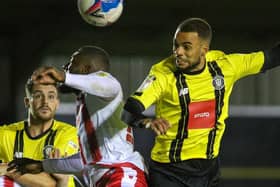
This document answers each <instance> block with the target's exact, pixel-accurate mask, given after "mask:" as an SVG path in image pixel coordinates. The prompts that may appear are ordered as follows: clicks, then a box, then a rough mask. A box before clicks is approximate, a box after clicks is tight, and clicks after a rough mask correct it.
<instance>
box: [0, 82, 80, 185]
mask: <svg viewBox="0 0 280 187" xmlns="http://www.w3.org/2000/svg"><path fill="white" fill-rule="evenodd" d="M25 91H26V97H25V98H24V103H25V107H26V108H27V109H28V118H27V119H26V120H23V121H19V122H16V123H13V124H9V125H4V126H1V127H0V160H2V161H3V162H4V163H2V164H1V165H0V168H2V169H1V170H2V171H1V174H0V176H2V177H1V178H0V186H4V187H5V186H9V184H13V185H15V186H19V185H20V186H28V187H32V186H34V187H35V186H36V187H37V186H48V187H51V186H74V181H73V178H72V177H71V179H70V180H69V176H68V175H60V174H54V175H50V174H48V173H46V172H42V173H39V174H22V173H19V172H16V170H11V171H9V172H7V171H5V170H4V169H3V168H5V166H6V163H8V162H10V161H12V160H13V159H14V158H22V157H27V158H32V159H36V160H42V159H44V158H49V157H52V151H53V150H54V149H58V150H59V151H60V153H61V156H66V155H68V156H69V155H72V154H74V153H77V152H78V147H79V146H78V142H77V135H76V134H77V131H76V128H75V127H73V126H71V125H70V124H67V123H64V122H60V121H57V120H55V119H54V116H55V113H56V110H57V108H58V106H59V97H58V90H57V86H56V84H33V82H32V81H31V79H29V80H28V81H27V83H26V86H25Z"/></svg>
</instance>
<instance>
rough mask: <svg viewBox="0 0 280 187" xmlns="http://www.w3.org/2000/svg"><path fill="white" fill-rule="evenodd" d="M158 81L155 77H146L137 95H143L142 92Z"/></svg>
mask: <svg viewBox="0 0 280 187" xmlns="http://www.w3.org/2000/svg"><path fill="white" fill-rule="evenodd" d="M155 80H156V77H155V76H154V75H148V76H147V77H146V79H145V80H144V81H143V83H142V84H141V86H140V87H139V88H138V89H137V91H136V93H135V94H136V95H142V92H143V91H144V90H145V89H147V88H148V87H149V86H150V85H151V84H152V83H153V81H155Z"/></svg>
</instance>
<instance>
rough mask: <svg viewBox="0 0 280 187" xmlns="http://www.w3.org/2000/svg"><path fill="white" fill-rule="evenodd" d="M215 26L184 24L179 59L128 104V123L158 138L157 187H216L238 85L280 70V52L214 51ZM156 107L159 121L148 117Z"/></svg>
mask: <svg viewBox="0 0 280 187" xmlns="http://www.w3.org/2000/svg"><path fill="white" fill-rule="evenodd" d="M211 38H212V31H211V27H210V25H209V24H208V23H207V22H206V21H205V20H203V19H200V18H190V19H187V20H184V21H183V22H182V23H181V24H180V25H179V26H178V27H177V30H176V32H175V35H174V41H173V55H172V56H170V57H169V58H166V59H164V60H162V61H161V62H159V63H157V64H155V65H153V66H152V68H151V70H150V72H149V75H148V76H147V78H146V79H145V80H144V82H143V83H142V85H141V86H140V88H138V90H137V91H136V92H135V93H134V94H133V95H132V96H131V97H129V98H128V100H127V101H126V104H125V106H124V111H123V113H122V119H123V120H124V121H125V122H126V123H127V124H129V125H131V126H134V127H140V128H141V127H142V128H150V129H152V130H153V131H154V132H155V133H156V134H157V136H156V139H155V144H154V147H153V149H152V153H151V159H152V161H151V162H150V167H149V170H150V171H149V175H150V178H149V179H150V182H151V184H150V185H149V186H151V187H157V186H161V187H169V186H172V187H181V186H186V187H198V186H199V187H216V186H218V181H219V177H220V172H219V168H220V167H219V161H218V155H219V150H220V144H221V139H222V136H223V133H224V130H225V126H226V125H225V119H226V118H227V117H228V106H229V97H230V94H231V91H232V88H233V86H234V83H235V82H236V81H237V80H239V79H241V78H243V77H245V76H248V75H252V74H257V73H260V72H265V71H267V70H269V69H271V68H274V67H276V66H278V65H279V64H280V46H279V45H278V46H275V47H273V48H271V49H269V50H263V51H258V52H252V53H248V54H225V53H224V52H222V51H218V50H211V51H210V50H209V47H210V43H211ZM152 104H154V105H155V111H156V115H155V118H153V119H152V118H148V117H146V116H144V115H143V114H142V112H143V111H144V110H145V109H147V108H148V107H150V106H151V105H152Z"/></svg>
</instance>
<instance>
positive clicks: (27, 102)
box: [24, 97, 30, 108]
mask: <svg viewBox="0 0 280 187" xmlns="http://www.w3.org/2000/svg"><path fill="white" fill-rule="evenodd" d="M24 106H25V108H29V106H30V98H29V97H24Z"/></svg>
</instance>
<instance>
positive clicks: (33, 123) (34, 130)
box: [27, 118, 53, 137]
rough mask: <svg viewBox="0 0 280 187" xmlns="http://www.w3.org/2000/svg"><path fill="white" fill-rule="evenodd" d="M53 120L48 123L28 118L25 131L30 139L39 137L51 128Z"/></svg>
mask: <svg viewBox="0 0 280 187" xmlns="http://www.w3.org/2000/svg"><path fill="white" fill-rule="evenodd" d="M52 124H53V119H51V120H48V121H42V120H36V119H33V118H29V120H28V127H27V130H28V132H29V134H30V136H32V137H36V136H39V135H41V134H43V133H44V132H46V131H47V130H48V129H50V128H51V126H52Z"/></svg>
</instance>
